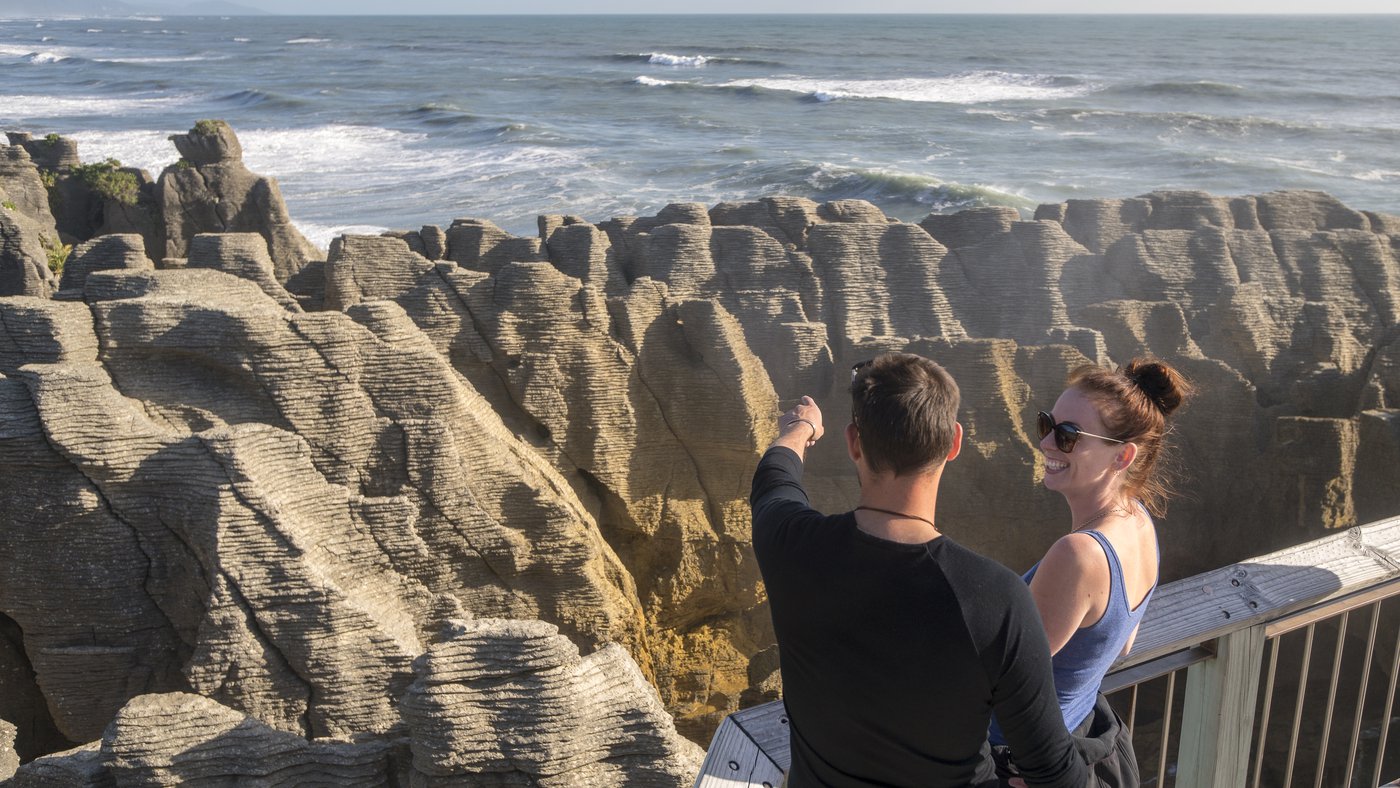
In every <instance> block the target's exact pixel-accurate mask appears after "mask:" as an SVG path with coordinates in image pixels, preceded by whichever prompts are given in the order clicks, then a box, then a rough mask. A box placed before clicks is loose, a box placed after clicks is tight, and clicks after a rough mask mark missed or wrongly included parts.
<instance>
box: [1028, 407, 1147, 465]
mask: <svg viewBox="0 0 1400 788" xmlns="http://www.w3.org/2000/svg"><path fill="white" fill-rule="evenodd" d="M1036 426H1037V427H1038V428H1039V429H1040V438H1041V440H1044V439H1045V436H1046V435H1049V434H1050V433H1052V432H1053V433H1055V448H1057V449H1059V450H1060V451H1062V452H1064V453H1065V454H1069V453H1070V452H1072V451H1074V446H1075V444H1077V443H1079V439H1080V438H1098V439H1099V440H1101V441H1108V442H1109V443H1127V441H1120V440H1118V439H1117V438H1110V437H1108V436H1107V435H1095V434H1094V433H1092V432H1085V431H1084V430H1081V429H1079V425H1078V424H1075V423H1073V422H1069V421H1061V422H1056V421H1055V417H1054V416H1052V415H1050V414H1049V413H1046V412H1045V411H1043V410H1042V411H1040V412H1039V413H1037V414H1036Z"/></svg>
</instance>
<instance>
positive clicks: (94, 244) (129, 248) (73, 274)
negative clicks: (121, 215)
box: [59, 234, 156, 296]
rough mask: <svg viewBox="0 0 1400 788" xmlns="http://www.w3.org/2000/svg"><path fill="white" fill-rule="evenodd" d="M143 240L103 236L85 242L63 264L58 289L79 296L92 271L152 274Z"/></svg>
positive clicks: (139, 238)
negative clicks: (146, 272)
mask: <svg viewBox="0 0 1400 788" xmlns="http://www.w3.org/2000/svg"><path fill="white" fill-rule="evenodd" d="M145 247H146V245H145V240H144V239H142V238H141V236H139V235H116V234H114V235H103V236H100V237H97V238H94V239H92V240H91V241H88V242H87V243H84V244H82V245H80V246H78V247H77V248H76V249H74V250H73V252H72V254H70V255H69V256H68V261H67V262H66V263H64V264H63V276H62V278H61V279H60V280H59V289H60V290H67V291H71V292H73V294H74V295H75V296H80V295H81V292H82V289H83V285H84V284H85V283H86V282H87V278H88V274H91V273H92V272H93V271H110V270H126V271H154V270H155V268H156V266H155V263H152V262H151V259H150V258H149V257H147V256H146V248H145Z"/></svg>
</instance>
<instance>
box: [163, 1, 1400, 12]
mask: <svg viewBox="0 0 1400 788" xmlns="http://www.w3.org/2000/svg"><path fill="white" fill-rule="evenodd" d="M236 1H240V2H243V3H244V4H245V5H251V6H256V7H258V8H265V9H268V10H271V11H275V12H276V13H282V14H384V13H390V14H531V13H541V14H619V13H621V14H637V13H651V14H659V13H690V14H694V13H851V12H852V11H856V12H860V13H905V14H917V13H945V14H950V13H969V12H972V13H1042V14H1064V13H1100V14H1104V13H1125V12H1133V11H1151V12H1156V13H1161V12H1163V11H1167V10H1169V11H1170V12H1172V13H1179V14H1209V13H1233V14H1317V13H1327V14H1393V13H1400V0H1327V1H1326V2H1319V0H1170V2H1168V3H1143V4H1133V3H1125V2H1123V0H1053V2H1051V1H1047V0H865V2H862V3H854V4H853V3H851V2H849V0H704V2H695V1H694V0H685V1H684V2H682V1H680V0H393V1H392V2H386V0H236ZM182 2H185V3H188V2H193V0H166V4H167V5H171V4H180V3H182Z"/></svg>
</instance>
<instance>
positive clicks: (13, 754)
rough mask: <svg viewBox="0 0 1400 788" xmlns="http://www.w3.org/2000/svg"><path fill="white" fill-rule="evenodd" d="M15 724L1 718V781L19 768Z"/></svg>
mask: <svg viewBox="0 0 1400 788" xmlns="http://www.w3.org/2000/svg"><path fill="white" fill-rule="evenodd" d="M16 733H17V731H16V730H15V726H13V725H11V724H10V723H8V722H5V721H4V720H0V781H3V780H8V779H10V778H11V777H13V776H14V774H15V770H16V769H18V768H19V753H18V752H17V751H16V750H15V734H16Z"/></svg>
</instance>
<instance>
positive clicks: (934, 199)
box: [805, 162, 1035, 218]
mask: <svg viewBox="0 0 1400 788" xmlns="http://www.w3.org/2000/svg"><path fill="white" fill-rule="evenodd" d="M805 180H806V183H807V185H808V186H810V187H811V188H812V189H813V190H814V191H813V193H812V194H811V196H812V198H813V199H817V200H849V199H859V200H868V201H869V202H872V203H874V204H876V205H878V206H880V207H881V208H883V209H885V210H886V211H887V212H891V213H895V214H899V213H901V212H903V213H906V214H907V213H908V211H909V209H911V208H912V209H919V210H921V211H931V212H942V211H955V210H963V209H965V208H976V207H980V206H986V205H1004V206H1010V207H1013V208H1018V209H1022V210H1030V209H1032V208H1034V207H1035V201H1034V200H1031V199H1030V198H1029V197H1026V196H1025V195H1023V194H1021V193H1019V192H1018V191H1017V190H1015V189H1013V188H1010V187H1006V186H999V185H992V184H966V183H957V182H952V181H943V180H940V179H939V178H936V177H934V176H932V175H925V174H921V173H911V172H901V171H899V170H895V169H890V168H885V167H871V168H863V167H856V166H851V165H843V164H832V163H829V162H822V163H820V164H818V165H816V166H815V167H814V168H812V169H811V172H810V174H808V175H807V177H806V178H805ZM909 218H916V217H912V216H910V217H909Z"/></svg>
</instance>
